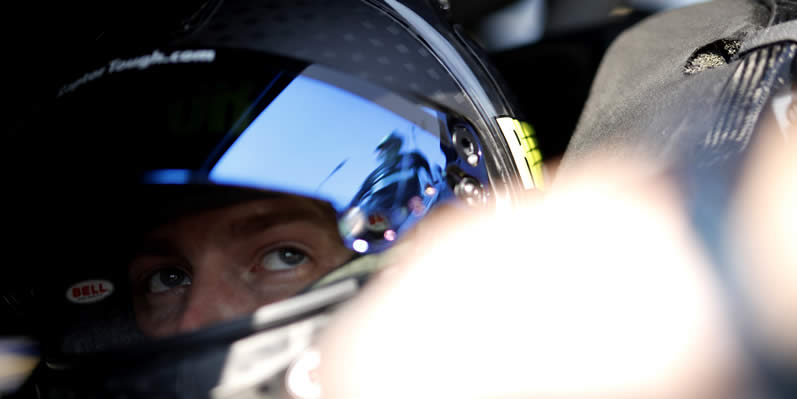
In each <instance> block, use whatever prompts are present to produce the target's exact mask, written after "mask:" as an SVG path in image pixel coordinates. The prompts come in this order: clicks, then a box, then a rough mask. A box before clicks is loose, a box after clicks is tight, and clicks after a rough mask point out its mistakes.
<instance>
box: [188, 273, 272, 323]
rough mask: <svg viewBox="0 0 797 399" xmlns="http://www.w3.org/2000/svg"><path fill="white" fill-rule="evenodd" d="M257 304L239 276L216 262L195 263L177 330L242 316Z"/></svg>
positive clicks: (252, 309) (251, 310)
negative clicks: (211, 264)
mask: <svg viewBox="0 0 797 399" xmlns="http://www.w3.org/2000/svg"><path fill="white" fill-rule="evenodd" d="M230 269H232V268H230ZM257 307H258V302H257V299H256V298H255V297H254V295H252V293H251V292H250V289H249V288H248V287H247V285H246V284H245V282H244V281H243V280H242V279H241V278H240V276H235V275H234V273H231V272H230V271H228V270H227V269H226V268H224V267H218V266H217V265H214V266H209V267H198V268H196V269H195V274H194V277H193V281H192V283H191V288H190V291H189V294H188V297H187V301H186V303H185V306H184V307H183V310H182V313H181V315H180V319H179V323H178V332H181V333H182V332H188V331H191V330H195V329H197V328H200V327H205V326H208V325H211V324H215V323H219V322H221V321H225V320H231V319H234V318H237V317H241V316H244V315H246V314H248V313H251V312H253V311H254V310H255V309H256V308H257Z"/></svg>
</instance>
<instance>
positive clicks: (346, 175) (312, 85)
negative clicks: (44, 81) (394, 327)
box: [48, 50, 487, 252]
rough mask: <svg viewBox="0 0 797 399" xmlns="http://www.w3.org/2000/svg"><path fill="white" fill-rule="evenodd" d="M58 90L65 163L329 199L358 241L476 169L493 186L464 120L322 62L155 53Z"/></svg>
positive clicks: (365, 245)
mask: <svg viewBox="0 0 797 399" xmlns="http://www.w3.org/2000/svg"><path fill="white" fill-rule="evenodd" d="M58 100H59V101H58V102H59V105H58V106H57V108H56V113H55V114H54V115H53V118H52V119H53V121H57V123H56V124H55V126H53V127H52V128H53V129H57V131H51V132H49V133H55V135H54V136H55V137H53V138H54V139H55V140H56V141H60V143H59V144H58V145H56V146H54V148H57V149H58V150H57V151H58V152H59V153H61V154H62V155H67V157H68V159H67V160H65V161H64V162H63V163H61V164H60V165H59V168H60V169H61V170H60V171H59V172H64V171H65V170H64V169H63V168H66V170H70V169H74V168H78V170H76V171H73V172H77V173H72V174H71V176H73V177H77V178H91V177H94V176H95V175H97V174H102V175H103V176H106V175H108V174H109V173H113V175H112V176H110V177H111V181H117V180H118V179H119V178H122V179H130V178H133V179H135V180H137V181H138V182H143V183H147V184H155V185H186V184H191V185H196V184H213V185H223V186H234V187H245V188H254V189H258V190H266V191H271V192H280V193H287V194H292V195H300V196H305V197H310V198H314V199H318V200H321V201H325V202H328V203H329V204H330V205H331V206H332V207H333V208H334V210H335V211H336V212H337V214H338V216H339V217H340V218H341V220H340V221H341V233H342V234H343V236H344V239H345V240H346V245H348V246H349V247H351V248H352V249H355V250H356V251H358V252H369V251H371V250H378V249H381V248H384V247H385V246H386V245H385V243H384V241H392V240H393V239H395V237H396V236H397V235H400V234H401V233H402V232H403V231H404V230H405V229H406V228H407V227H408V226H409V224H411V222H414V221H416V220H417V219H418V218H419V217H422V216H423V215H424V214H426V212H427V211H428V209H429V208H430V207H432V206H433V205H434V204H435V203H436V202H438V201H439V200H441V199H445V198H448V197H451V196H452V194H453V192H454V188H455V186H456V184H457V183H458V182H459V181H461V180H462V178H464V177H469V178H472V179H474V181H475V182H476V183H479V184H481V185H482V187H480V190H481V192H482V193H483V194H484V198H482V199H486V196H487V190H485V188H486V187H484V186H486V182H487V178H486V177H487V175H486V171H485V168H484V164H483V162H482V160H481V156H482V154H481V149H480V144H479V140H478V139H477V135H476V134H475V132H474V131H473V128H472V127H471V125H470V124H468V123H467V122H466V121H465V120H463V119H462V118H459V117H456V116H453V115H451V113H447V112H443V111H441V110H438V109H435V108H432V107H429V106H426V105H422V104H420V103H419V102H417V101H413V100H410V99H407V98H406V97H402V96H401V95H398V94H396V93H391V92H388V91H386V90H384V89H381V88H379V87H377V86H375V85H372V84H370V83H366V82H364V81H362V80H360V79H356V78H352V77H350V76H346V75H344V74H341V73H338V72H335V71H332V70H330V69H328V68H325V67H322V66H319V65H306V64H302V63H298V62H295V61H292V60H287V59H284V58H278V57H270V56H264V55H262V54H256V53H250V52H239V51H221V50H183V51H174V52H169V51H157V50H156V51H154V52H153V53H151V54H146V55H143V56H136V57H130V58H119V59H115V60H112V61H110V62H109V63H107V64H105V65H101V66H100V67H98V68H97V69H94V70H93V71H90V72H88V73H86V74H84V75H82V76H80V77H79V78H78V79H76V80H75V81H73V82H72V83H70V84H67V85H65V86H64V87H62V88H61V90H60V92H59V99H58ZM455 132H458V136H459V137H458V138H457V137H455V138H454V140H457V139H458V140H459V143H460V145H458V146H456V145H454V143H453V142H452V135H456V133H455ZM64 133H67V134H64ZM48 140H51V138H48ZM469 156H470V159H468V157H469ZM474 156H475V157H474ZM469 160H470V162H469ZM375 233H376V234H375ZM355 242H357V245H356V247H355V244H354V243H355Z"/></svg>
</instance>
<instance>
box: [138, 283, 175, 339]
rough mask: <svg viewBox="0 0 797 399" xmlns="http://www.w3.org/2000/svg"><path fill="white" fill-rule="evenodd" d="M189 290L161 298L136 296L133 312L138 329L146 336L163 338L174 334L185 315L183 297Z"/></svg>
mask: <svg viewBox="0 0 797 399" xmlns="http://www.w3.org/2000/svg"><path fill="white" fill-rule="evenodd" d="M186 291H187V289H185V288H178V289H175V292H174V293H167V294H163V295H161V296H147V295H140V296H139V295H136V296H135V297H134V298H133V311H134V313H135V317H136V324H137V325H138V328H139V329H140V330H141V331H142V332H143V333H144V334H146V335H149V336H153V337H161V336H166V335H171V334H174V333H175V332H176V331H177V325H178V322H179V320H180V317H181V316H182V313H183V307H184V306H183V297H184V295H185V294H186Z"/></svg>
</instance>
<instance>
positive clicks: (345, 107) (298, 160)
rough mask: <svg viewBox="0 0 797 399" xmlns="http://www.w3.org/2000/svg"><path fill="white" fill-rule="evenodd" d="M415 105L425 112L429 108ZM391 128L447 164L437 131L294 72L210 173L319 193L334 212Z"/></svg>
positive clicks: (218, 178)
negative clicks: (291, 79) (283, 87)
mask: <svg viewBox="0 0 797 399" xmlns="http://www.w3.org/2000/svg"><path fill="white" fill-rule="evenodd" d="M417 109H418V111H422V112H419V114H421V115H425V117H426V118H428V117H429V115H430V113H429V110H428V109H422V108H421V107H420V106H417ZM391 134H392V135H394V136H396V135H398V136H400V137H401V138H403V144H402V147H401V151H402V152H419V153H421V154H423V156H424V157H425V158H426V159H427V160H428V162H429V164H431V165H440V166H444V165H445V164H446V159H445V156H444V154H443V153H442V151H441V150H440V139H439V138H438V136H437V134H434V133H431V132H429V131H428V130H425V129H422V128H421V127H419V126H418V125H417V124H416V123H413V122H412V121H409V120H407V119H405V118H404V117H402V116H399V115H398V114H396V113H394V112H391V111H390V110H388V109H386V108H384V107H382V106H381V105H379V104H377V103H375V102H373V101H371V100H368V99H366V98H363V97H361V96H358V95H356V94H353V93H351V92H349V91H346V90H343V89H341V88H338V87H336V86H333V85H331V84H328V83H326V82H323V81H320V80H317V79H314V78H311V77H308V76H301V75H300V76H298V77H297V78H296V79H295V80H294V81H293V82H291V83H290V84H289V85H288V86H287V87H286V88H285V89H284V90H283V91H282V92H281V93H280V94H279V95H278V96H277V97H276V98H275V99H274V100H273V101H272V103H271V104H269V105H268V107H266V109H265V110H264V111H263V112H261V113H260V115H258V116H257V118H255V120H254V121H253V122H252V124H251V125H250V126H249V127H248V128H247V129H246V130H245V131H244V132H243V133H242V134H241V135H240V137H239V138H238V139H237V140H236V141H235V142H234V143H233V144H232V145H231V146H230V147H229V149H228V150H227V151H226V152H225V153H224V155H223V156H222V157H221V158H220V159H219V161H218V162H217V163H216V165H215V166H214V167H213V168H212V170H211V172H210V175H209V178H210V180H211V181H213V182H216V183H222V184H233V185H243V186H255V187H262V188H266V189H272V190H278V191H283V192H291V193H296V194H301V195H307V196H312V197H316V198H321V199H324V200H327V201H329V202H330V203H331V204H332V205H333V206H334V207H335V208H336V209H338V210H339V211H340V210H343V209H344V208H345V207H346V206H347V205H348V204H349V203H350V202H351V200H352V198H353V197H354V196H355V194H356V193H357V192H358V191H359V190H360V189H361V186H362V185H363V183H364V182H365V181H366V180H367V178H368V176H369V174H371V173H372V172H373V171H374V170H376V169H377V168H378V167H379V166H380V164H381V163H382V161H381V160H380V159H379V150H378V148H377V147H378V146H379V144H380V143H381V142H382V141H383V140H384V139H385V138H387V137H389V136H391Z"/></svg>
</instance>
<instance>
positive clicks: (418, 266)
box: [320, 144, 797, 399]
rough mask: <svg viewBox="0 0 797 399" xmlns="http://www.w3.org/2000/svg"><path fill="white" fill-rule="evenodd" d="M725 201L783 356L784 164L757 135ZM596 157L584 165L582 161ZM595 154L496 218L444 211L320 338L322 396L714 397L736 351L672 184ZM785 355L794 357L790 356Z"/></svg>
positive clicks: (794, 280) (787, 206) (786, 312)
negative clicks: (536, 197)
mask: <svg viewBox="0 0 797 399" xmlns="http://www.w3.org/2000/svg"><path fill="white" fill-rule="evenodd" d="M754 150H755V153H754V154H755V156H754V157H753V163H752V164H753V165H754V166H753V167H751V168H749V170H748V173H747V175H746V176H745V177H744V184H743V185H742V188H741V191H740V192H739V194H738V196H737V198H736V201H735V204H736V208H735V212H734V215H735V216H734V223H735V225H737V226H738V231H739V232H743V233H739V234H740V236H739V241H740V242H744V243H746V244H749V246H750V248H749V250H750V251H751V252H750V253H751V254H753V255H752V256H753V258H752V259H753V260H754V262H753V264H754V265H755V266H756V268H748V269H745V270H738V271H737V273H739V276H742V277H743V278H744V281H747V282H749V284H747V285H746V286H745V287H746V289H747V291H748V292H749V294H750V295H751V298H753V300H752V302H753V303H754V304H755V305H756V306H757V308H756V309H757V310H758V312H757V315H758V316H759V318H760V320H758V322H760V325H761V326H762V331H764V333H765V335H766V337H767V342H768V343H770V344H771V345H772V350H773V351H775V352H778V353H782V354H783V356H792V359H797V339H795V334H796V333H797V267H795V256H797V248H795V247H794V246H792V245H791V242H792V240H793V237H795V236H797V235H795V232H794V231H793V230H794V229H795V228H797V227H795V226H797V220H795V214H794V212H793V210H792V209H793V206H794V205H793V204H795V203H797V180H795V176H797V161H795V158H794V157H793V156H792V153H793V149H792V148H788V147H784V146H783V145H782V144H780V145H766V146H762V148H757V149H754ZM595 165H599V167H596V166H595ZM641 166H642V165H638V164H633V163H629V164H618V163H614V164H612V163H600V164H594V163H591V164H589V165H585V168H583V169H581V172H580V173H574V174H572V175H570V176H568V177H562V178H560V179H559V181H558V182H557V183H558V185H557V186H556V187H555V188H554V190H553V191H552V192H550V193H549V195H548V196H547V197H546V198H545V199H544V200H540V201H535V202H532V203H530V204H528V205H527V206H525V207H523V209H518V210H515V211H513V212H511V214H510V213H506V214H503V215H498V216H489V217H488V216H486V215H471V216H469V217H467V218H463V216H462V215H461V213H457V214H456V215H454V214H453V212H446V211H443V212H441V213H440V214H438V215H436V217H435V218H434V219H433V220H432V221H431V222H430V223H428V224H425V225H423V226H420V228H419V229H418V231H417V232H416V234H415V236H414V238H413V239H412V240H411V241H410V254H411V255H410V256H409V257H408V259H407V261H406V262H404V263H402V264H401V265H397V266H396V267H394V268H391V269H389V270H386V271H385V272H384V273H383V274H382V275H380V276H379V277H378V278H377V279H375V281H373V283H372V284H370V286H369V287H367V289H366V291H365V292H364V293H363V294H362V295H361V296H359V297H358V298H357V299H356V300H355V301H354V302H353V303H351V304H350V305H349V307H348V308H347V309H345V310H344V311H343V312H342V314H341V317H339V318H338V319H337V321H336V322H335V323H333V325H332V326H331V328H330V329H329V330H328V331H327V333H326V334H325V336H324V337H323V338H322V342H321V350H322V356H323V357H324V362H323V366H322V369H321V374H320V375H321V381H322V385H323V386H324V389H325V395H324V397H325V398H335V399H337V398H346V399H350V398H381V399H387V398H402V399H404V398H410V397H412V398H460V399H462V398H552V397H553V398H592V397H600V398H639V397H644V398H681V399H682V398H725V397H729V396H734V394H738V393H739V392H743V391H744V389H745V388H746V378H747V376H749V373H748V372H747V371H748V370H746V368H747V367H748V366H747V362H746V361H745V359H744V353H743V352H742V351H741V350H740V349H739V346H738V342H737V340H736V338H737V336H736V332H735V331H734V329H733V328H732V327H731V322H730V320H729V317H728V313H727V310H728V309H727V308H726V306H728V303H727V302H726V301H725V298H724V296H723V294H722V291H721V287H720V285H719V282H718V280H717V279H716V276H715V271H714V270H713V269H712V267H713V266H712V264H711V263H710V260H709V258H708V256H707V255H706V254H705V252H704V249H703V248H702V246H701V244H700V240H699V239H698V237H697V236H696V234H695V233H694V231H693V230H692V228H691V226H690V225H689V222H688V218H687V216H686V213H685V211H684V209H683V205H682V202H681V199H680V198H679V193H678V192H677V190H676V189H675V186H674V185H673V184H671V182H668V181H666V180H665V179H662V180H660V181H655V182H651V181H650V180H648V179H647V178H644V177H643V176H644V175H645V173H643V172H642V170H643V169H641V168H640V167H641ZM796 363H797V362H796Z"/></svg>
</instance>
